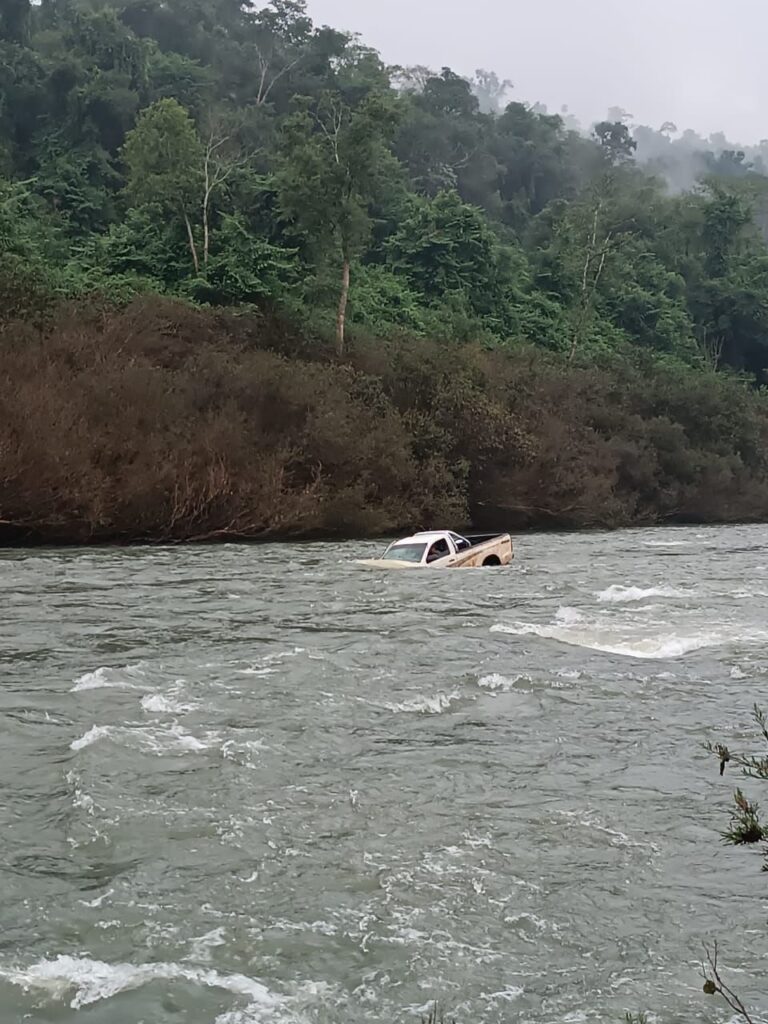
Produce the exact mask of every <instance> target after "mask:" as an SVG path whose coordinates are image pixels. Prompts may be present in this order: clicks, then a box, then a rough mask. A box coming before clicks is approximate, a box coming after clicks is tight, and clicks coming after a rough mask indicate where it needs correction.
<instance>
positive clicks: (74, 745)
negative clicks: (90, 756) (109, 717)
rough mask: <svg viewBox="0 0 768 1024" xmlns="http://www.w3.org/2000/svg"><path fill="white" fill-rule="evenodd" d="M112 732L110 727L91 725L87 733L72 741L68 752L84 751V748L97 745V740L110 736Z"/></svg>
mask: <svg viewBox="0 0 768 1024" xmlns="http://www.w3.org/2000/svg"><path fill="white" fill-rule="evenodd" d="M112 732H113V728H112V726H109V725H92V726H91V728H90V729H89V730H88V732H86V733H84V734H83V735H82V736H81V737H80V738H79V739H77V740H72V742H71V743H70V744H69V748H70V750H84V749H85V748H86V747H90V746H91V744H92V743H98V742H99V740H101V739H105V738H106V737H108V736H111V735H112Z"/></svg>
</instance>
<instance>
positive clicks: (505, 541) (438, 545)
mask: <svg viewBox="0 0 768 1024" xmlns="http://www.w3.org/2000/svg"><path fill="white" fill-rule="evenodd" d="M513 558H514V552H513V550H512V538H511V537H510V535H509V534H508V533H499V534H482V535H473V536H469V537H463V536H462V535H461V534H459V533H453V532H451V531H450V530H439V531H434V532H431V533H415V534H414V535H413V536H412V537H403V538H402V539H401V540H396V541H395V542H394V543H393V544H390V545H389V547H388V548H387V549H386V551H385V552H384V554H383V555H382V556H381V558H367V559H363V560H362V561H361V562H360V564H361V565H369V566H374V567H378V568H381V569H419V568H429V569H471V568H476V567H477V566H490V565H509V563H510V562H511V561H512V559H513Z"/></svg>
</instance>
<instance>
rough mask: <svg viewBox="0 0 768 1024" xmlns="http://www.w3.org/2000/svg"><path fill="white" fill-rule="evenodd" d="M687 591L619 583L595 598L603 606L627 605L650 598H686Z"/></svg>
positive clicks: (601, 591)
mask: <svg viewBox="0 0 768 1024" xmlns="http://www.w3.org/2000/svg"><path fill="white" fill-rule="evenodd" d="M688 593H689V592H688V591H686V590H676V589H675V588H674V587H624V586H621V584H619V583H614V584H613V586H610V587H608V588H607V589H606V590H600V591H598V592H597V593H596V594H595V597H596V598H597V600H598V601H599V602H600V603H601V604H626V603H628V602H631V601H644V600H646V598H649V597H686V596H687V595H688Z"/></svg>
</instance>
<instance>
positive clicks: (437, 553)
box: [427, 539, 451, 562]
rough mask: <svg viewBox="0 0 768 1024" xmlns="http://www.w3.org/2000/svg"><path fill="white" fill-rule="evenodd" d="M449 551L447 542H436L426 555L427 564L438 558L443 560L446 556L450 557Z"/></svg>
mask: <svg viewBox="0 0 768 1024" xmlns="http://www.w3.org/2000/svg"><path fill="white" fill-rule="evenodd" d="M450 553H451V549H450V548H449V547H448V542H447V541H445V540H442V539H441V540H436V541H435V543H434V544H433V545H432V547H431V548H430V549H429V554H428V555H427V561H428V562H434V561H436V560H437V559H438V558H445V556H446V555H450Z"/></svg>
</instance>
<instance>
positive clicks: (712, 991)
mask: <svg viewBox="0 0 768 1024" xmlns="http://www.w3.org/2000/svg"><path fill="white" fill-rule="evenodd" d="M704 952H705V953H706V956H707V963H706V964H703V965H702V968H701V973H702V977H703V978H704V991H705V992H706V994H707V995H708V996H714V995H718V996H721V997H722V998H723V999H724V1000H725V1001H726V1003H727V1004H728V1005H729V1006H730V1008H731V1009H732V1010H733V1011H734V1012H735V1013H737V1014H738V1015H739V1017H741V1018H742V1020H745V1021H746V1022H747V1024H755V1022H754V1020H753V1018H752V1017H751V1016H750V1015H749V1012H748V1010H747V1008H746V1006H745V1005H744V1003H743V1002H742V1001H741V999H740V998H739V997H738V995H737V994H736V993H735V992H734V991H733V989H732V988H730V987H729V986H728V985H726V983H725V982H724V981H723V979H722V976H721V974H720V971H719V969H718V966H717V958H718V952H719V951H718V946H717V942H716V941H715V942H714V943H713V944H712V946H711V947H710V946H707V945H706V944H705V945H704Z"/></svg>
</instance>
